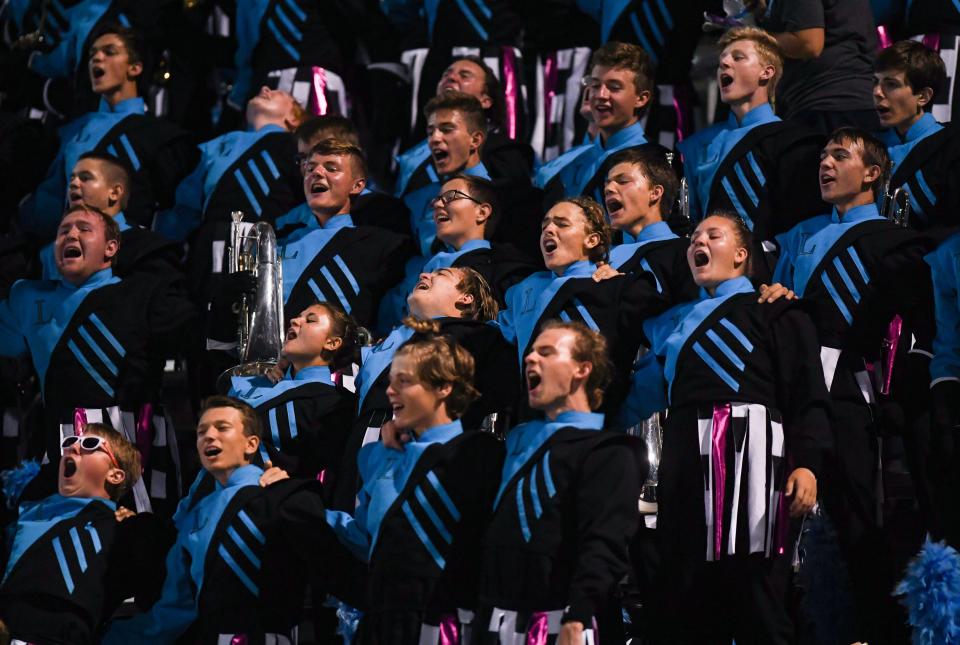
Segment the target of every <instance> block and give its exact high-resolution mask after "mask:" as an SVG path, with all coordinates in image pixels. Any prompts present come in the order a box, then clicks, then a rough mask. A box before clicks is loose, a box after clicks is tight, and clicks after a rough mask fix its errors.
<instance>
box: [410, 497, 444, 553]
mask: <svg viewBox="0 0 960 645" xmlns="http://www.w3.org/2000/svg"><path fill="white" fill-rule="evenodd" d="M413 495H414V497H416V498H417V501H418V502H420V506H421V507H422V508H423V511H424V512H425V513H426V514H427V517H428V518H430V522H432V523H433V527H434V528H435V529H437V533H439V534H440V537H442V538H443V541H444V542H446V543H447V544H450V543H451V542H453V536H452V535H450V531H448V530H447V527H446V526H444V525H443V520H441V519H440V516H439V515H437V512H436V511H435V510H434V509H433V505H432V504H430V500H429V499H427V496H426V495H424V494H423V490H421V488H420V487H419V486H417V487H416V488H415V489H414V491H413Z"/></svg>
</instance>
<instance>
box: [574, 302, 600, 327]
mask: <svg viewBox="0 0 960 645" xmlns="http://www.w3.org/2000/svg"><path fill="white" fill-rule="evenodd" d="M573 304H574V306H575V307H576V308H577V311H579V312H580V317H581V318H583V322H585V323H586V324H587V327H589V328H590V329H592V330H593V331H600V325H598V324H597V321H596V320H594V319H593V316H591V315H590V312H589V311H587V308H586V307H585V306H583V303H582V302H580V300H579V299H577V298H574V299H573Z"/></svg>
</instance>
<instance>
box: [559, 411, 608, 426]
mask: <svg viewBox="0 0 960 645" xmlns="http://www.w3.org/2000/svg"><path fill="white" fill-rule="evenodd" d="M549 423H557V424H560V425H561V426H563V427H566V426H573V427H575V428H579V429H580V430H602V429H603V415H602V414H600V413H597V412H577V411H576V410H567V411H565V412H561V413H560V414H558V415H557V418H556V419H554V420H553V421H550V422H549Z"/></svg>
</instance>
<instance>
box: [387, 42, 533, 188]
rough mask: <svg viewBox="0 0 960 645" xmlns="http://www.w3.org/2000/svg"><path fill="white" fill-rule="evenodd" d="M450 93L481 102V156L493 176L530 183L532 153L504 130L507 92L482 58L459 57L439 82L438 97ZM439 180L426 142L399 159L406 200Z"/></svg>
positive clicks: (405, 152)
mask: <svg viewBox="0 0 960 645" xmlns="http://www.w3.org/2000/svg"><path fill="white" fill-rule="evenodd" d="M448 92H460V93H462V94H468V95H470V96H472V97H474V98H475V99H477V100H478V101H479V102H480V107H482V108H483V111H484V114H485V116H486V119H487V133H486V134H487V136H486V139H484V143H483V149H482V150H481V152H480V157H481V158H482V160H483V163H484V166H486V168H487V169H488V170H489V172H490V176H491V177H494V178H499V179H514V180H523V181H526V182H528V183H529V181H530V174H531V172H532V170H533V150H532V149H531V148H530V146H528V145H527V144H526V143H523V142H522V141H516V140H514V139H511V138H510V137H508V136H507V134H506V133H505V132H504V131H503V129H502V128H503V121H504V119H505V117H506V114H505V110H506V106H505V105H504V103H505V101H504V92H503V86H502V85H501V84H500V80H499V79H498V78H497V76H496V74H494V72H493V70H492V69H490V67H489V66H487V64H486V63H485V62H484V60H483V59H482V58H480V57H479V56H472V55H471V56H461V57H458V58H456V59H455V60H454V61H453V62H452V63H450V66H449V67H447V69H446V70H444V72H443V76H441V77H440V82H439V83H437V93H436V96H438V97H442V96H444V94H446V93H448ZM437 180H438V175H437V169H436V166H435V164H434V159H433V156H432V154H431V150H430V144H429V141H428V140H427V139H424V140H423V141H421V142H420V143H418V144H416V145H415V146H413V147H411V148H409V149H408V150H406V151H404V152H402V153H401V154H400V155H399V156H398V157H397V187H396V191H395V192H396V195H397V196H398V197H403V196H405V195H406V194H407V193H410V192H413V191H415V190H417V189H419V188H421V187H423V186H425V185H427V184H431V183H435V182H436V181H437Z"/></svg>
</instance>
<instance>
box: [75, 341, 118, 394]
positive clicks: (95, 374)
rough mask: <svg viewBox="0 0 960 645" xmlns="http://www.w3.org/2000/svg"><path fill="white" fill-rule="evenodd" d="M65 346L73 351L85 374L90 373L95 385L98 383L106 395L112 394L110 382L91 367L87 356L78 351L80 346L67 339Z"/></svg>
mask: <svg viewBox="0 0 960 645" xmlns="http://www.w3.org/2000/svg"><path fill="white" fill-rule="evenodd" d="M67 347H68V348H69V349H70V351H71V352H73V355H74V356H75V357H76V358H77V360H78V361H79V362H80V365H82V366H83V369H85V370H87V374H89V375H90V378H92V379H93V380H94V381H95V382H96V384H97V385H99V386H100V387H101V388H102V389H103V391H104V392H106V393H107V396H110V397H112V396H113V388H112V387H110V384H109V383H107V382H106V381H105V380H104V378H103V377H102V376H100V374H99V372H97V370H95V369H94V368H93V365H91V364H90V361H89V360H87V357H86V356H84V355H83V352H81V351H80V348H79V347H77V344H76V343H75V342H73V341H72V340H68V341H67Z"/></svg>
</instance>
